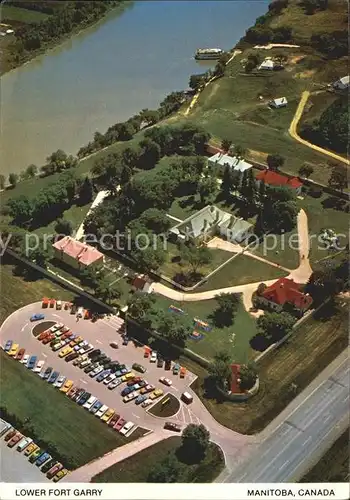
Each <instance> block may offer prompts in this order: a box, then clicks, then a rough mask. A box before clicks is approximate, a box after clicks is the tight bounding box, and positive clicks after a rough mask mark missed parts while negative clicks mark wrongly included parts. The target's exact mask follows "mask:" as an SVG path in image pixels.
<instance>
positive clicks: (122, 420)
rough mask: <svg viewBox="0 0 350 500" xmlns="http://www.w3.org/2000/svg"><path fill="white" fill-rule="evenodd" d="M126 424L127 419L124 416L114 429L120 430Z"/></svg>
mask: <svg viewBox="0 0 350 500" xmlns="http://www.w3.org/2000/svg"><path fill="white" fill-rule="evenodd" d="M125 424H126V420H125V419H124V418H120V419H119V420H118V421H117V423H116V424H115V425H114V427H113V429H115V430H116V431H120V429H121V428H122V427H124V425H125Z"/></svg>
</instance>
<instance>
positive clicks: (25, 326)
mask: <svg viewBox="0 0 350 500" xmlns="http://www.w3.org/2000/svg"><path fill="white" fill-rule="evenodd" d="M27 326H28V323H26V324H25V325H24V327H23V328H22V330H21V332H23V330H24V329H25V328H27Z"/></svg>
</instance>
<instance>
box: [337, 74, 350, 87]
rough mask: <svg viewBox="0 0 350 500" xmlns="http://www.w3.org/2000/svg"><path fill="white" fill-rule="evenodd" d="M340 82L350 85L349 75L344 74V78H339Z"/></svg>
mask: <svg viewBox="0 0 350 500" xmlns="http://www.w3.org/2000/svg"><path fill="white" fill-rule="evenodd" d="M338 82H340V83H342V84H343V85H349V82H350V77H349V75H347V76H343V78H339V80H338Z"/></svg>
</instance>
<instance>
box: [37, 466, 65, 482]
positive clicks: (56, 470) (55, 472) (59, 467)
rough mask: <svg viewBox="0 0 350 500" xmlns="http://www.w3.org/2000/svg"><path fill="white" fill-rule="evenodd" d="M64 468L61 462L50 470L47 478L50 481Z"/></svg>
mask: <svg viewBox="0 0 350 500" xmlns="http://www.w3.org/2000/svg"><path fill="white" fill-rule="evenodd" d="M62 468H63V465H62V464H61V463H60V462H57V463H56V464H55V465H54V466H53V467H51V469H49V471H48V472H47V474H46V477H47V478H48V479H52V478H53V477H54V476H55V475H56V474H57V472H59V471H60V470H61V469H62ZM41 470H43V469H41Z"/></svg>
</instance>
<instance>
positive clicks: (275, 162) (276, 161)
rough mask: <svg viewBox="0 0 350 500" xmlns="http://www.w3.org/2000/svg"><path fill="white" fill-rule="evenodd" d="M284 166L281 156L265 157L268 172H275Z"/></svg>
mask: <svg viewBox="0 0 350 500" xmlns="http://www.w3.org/2000/svg"><path fill="white" fill-rule="evenodd" d="M283 164H284V158H283V156H281V155H279V154H275V155H268V157H267V165H268V167H269V169H270V170H273V171H277V170H278V169H279V168H280V167H282V166H283Z"/></svg>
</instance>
